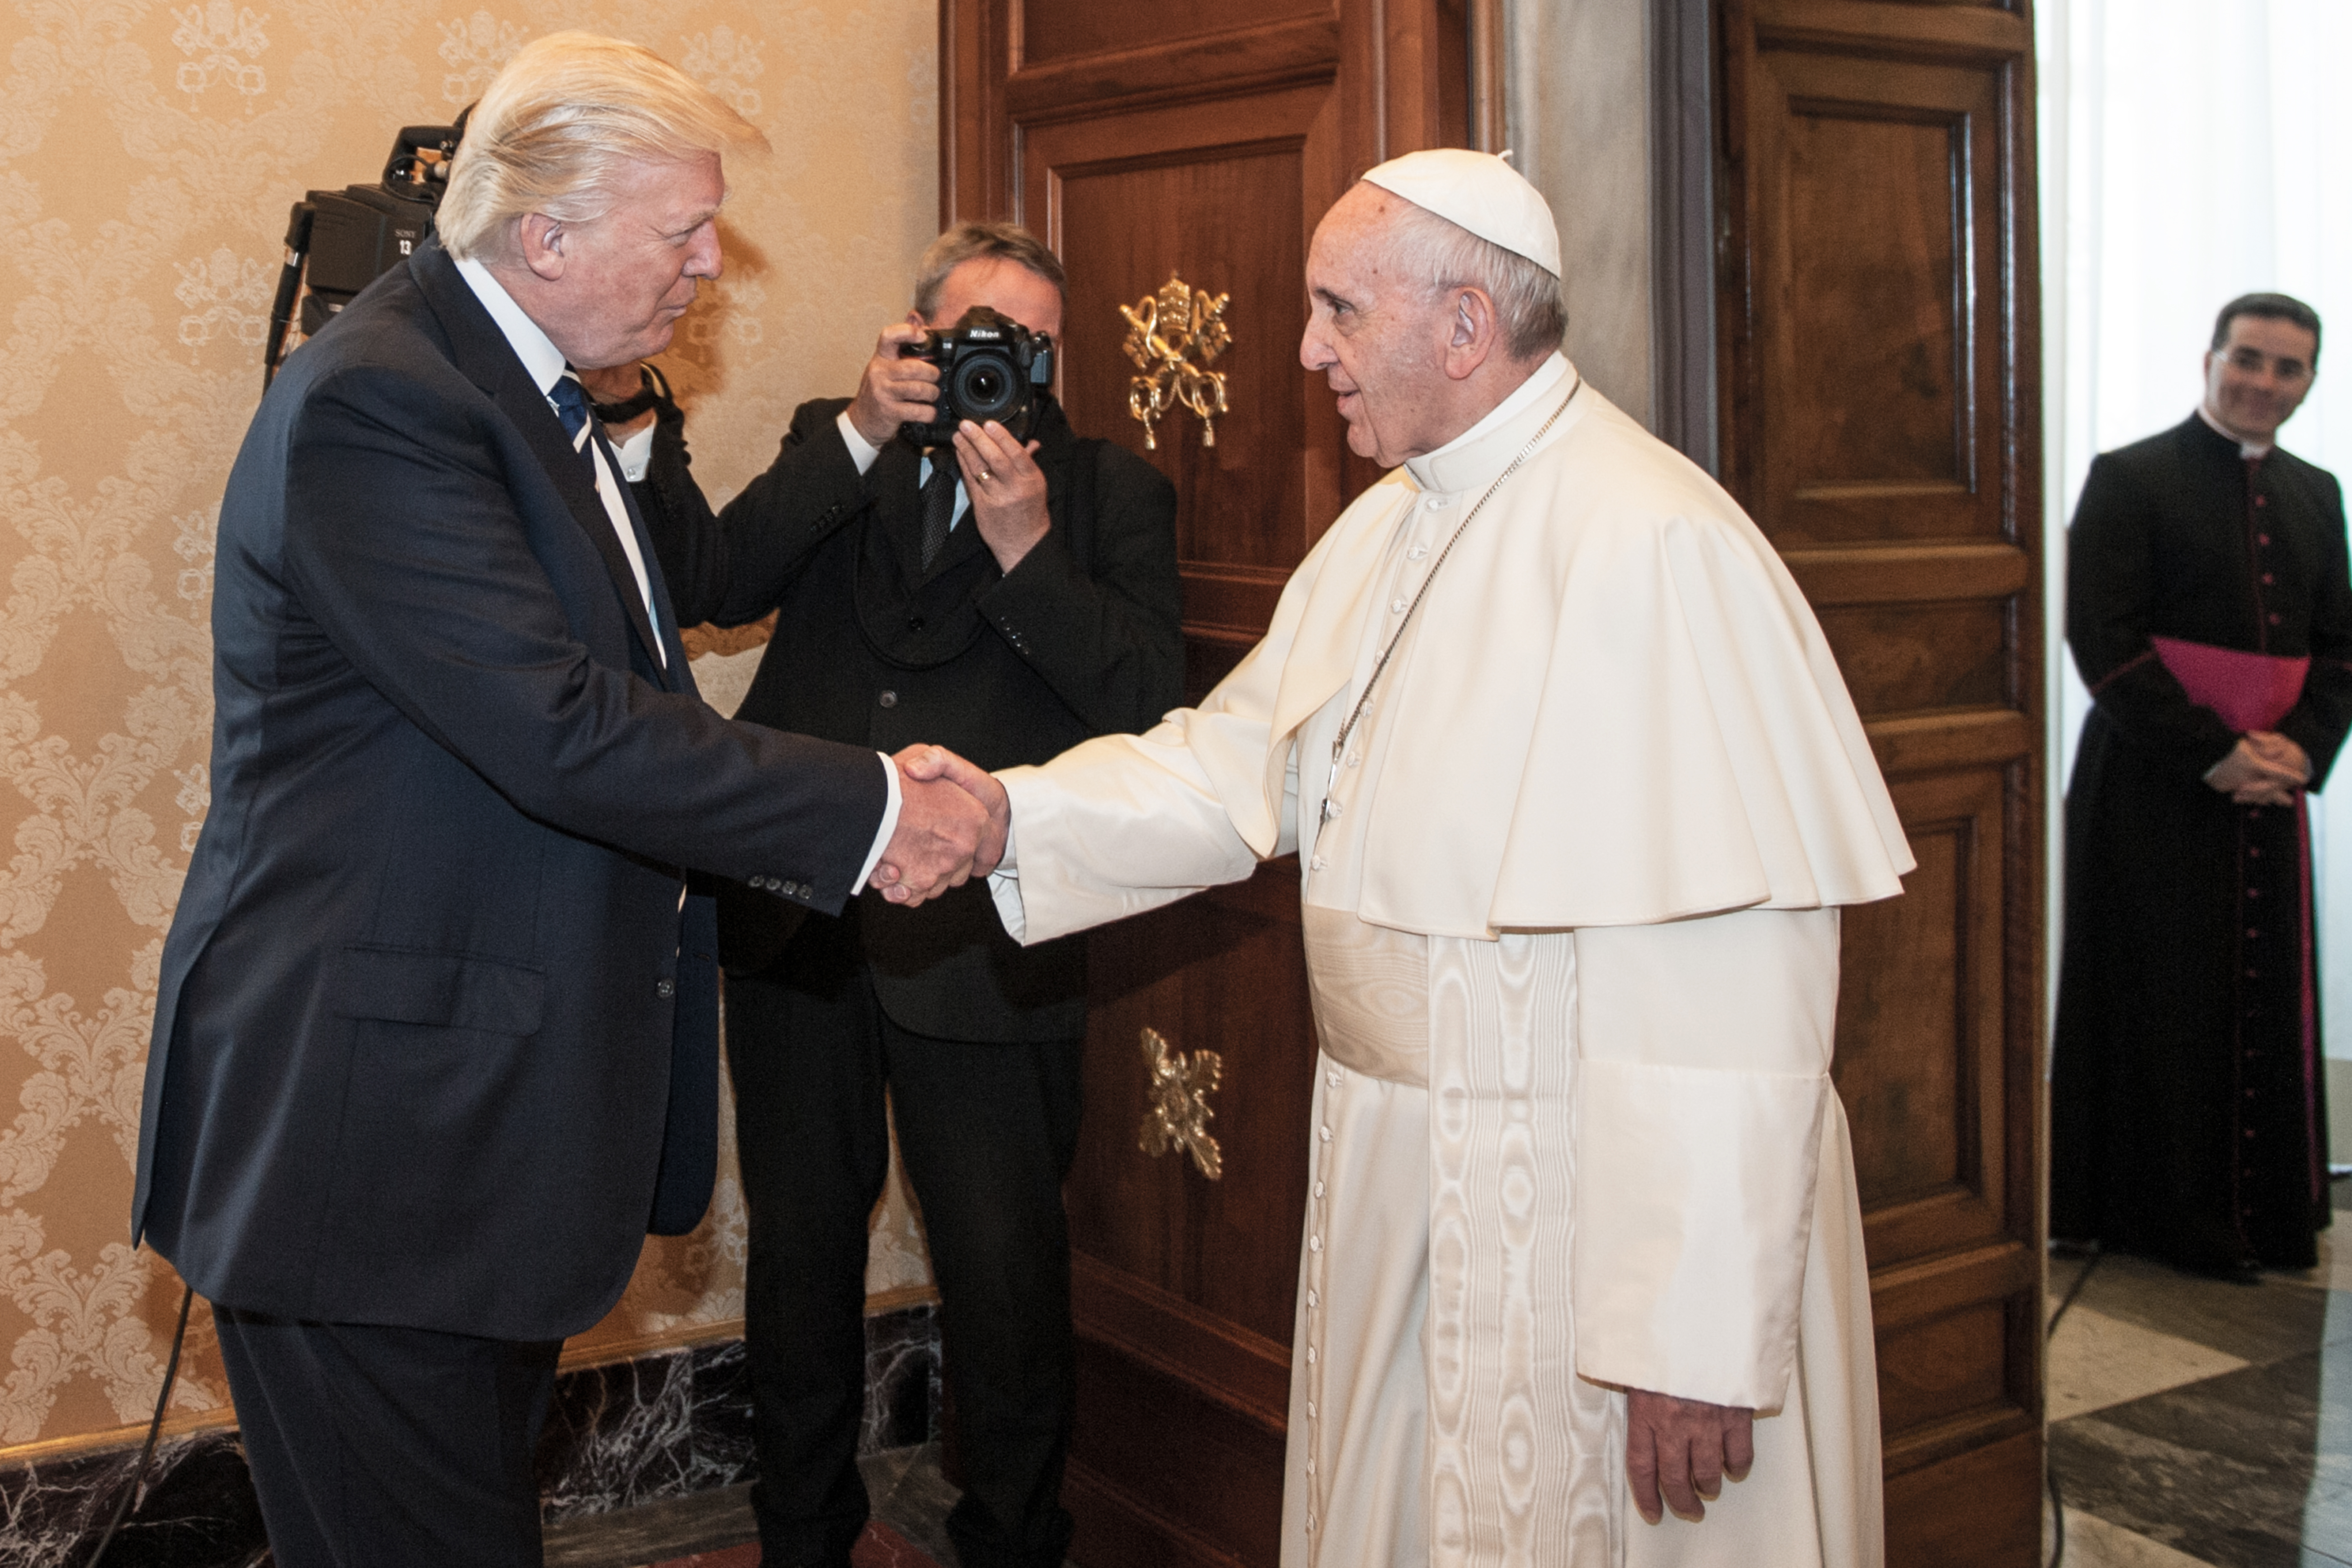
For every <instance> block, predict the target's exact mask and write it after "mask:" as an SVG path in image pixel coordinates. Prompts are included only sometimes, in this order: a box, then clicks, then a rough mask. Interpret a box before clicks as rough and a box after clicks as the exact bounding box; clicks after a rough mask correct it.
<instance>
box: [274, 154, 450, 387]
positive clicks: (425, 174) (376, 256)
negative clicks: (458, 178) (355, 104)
mask: <svg viewBox="0 0 2352 1568" xmlns="http://www.w3.org/2000/svg"><path fill="white" fill-rule="evenodd" d="M465 133H466V116H465V115H463V114H460V115H459V116H457V124H455V125H404V126H402V127H401V128H400V135H399V137H398V138H397V139H396V140H395V141H394V142H393V144H392V156H391V157H390V158H389V159H387V160H385V162H384V165H383V179H382V180H381V181H379V182H378V183H377V184H373V185H346V186H344V187H343V188H342V189H341V190H340V191H311V192H309V193H308V194H306V195H304V196H303V198H302V199H301V200H300V201H299V202H296V203H295V204H294V208H293V211H292V213H291V214H289V216H288V218H287V221H286V267H285V269H284V270H283V271H281V272H279V273H278V297H277V299H276V300H274V301H272V303H271V305H270V307H269V340H268V342H267V343H266V344H264V345H263V348H262V351H261V384H262V385H263V387H264V388H267V387H268V384H269V383H270V382H271V381H272V380H273V379H275V378H276V376H277V374H278V366H279V365H280V364H282V363H285V360H286V354H287V353H288V350H287V346H286V337H287V329H288V328H289V326H290V325H292V323H293V321H294V306H295V301H296V300H297V299H298V298H299V300H300V301H301V306H302V312H301V313H302V332H301V335H302V336H303V337H306V338H307V337H310V336H311V335H312V334H313V333H315V332H317V331H319V329H320V328H321V327H323V326H325V325H326V324H327V322H328V321H329V320H330V319H331V317H332V316H333V315H334V313H335V312H336V311H338V310H341V309H342V308H343V307H344V306H345V305H348V304H350V303H351V302H352V299H353V298H354V297H355V296H356V295H357V294H358V293H359V291H360V290H361V289H364V288H366V287H367V286H368V285H369V284H370V283H373V282H374V281H375V279H376V275H377V274H378V273H381V272H383V271H384V270H385V269H387V268H390V267H392V266H393V265H394V264H395V263H397V262H398V261H400V260H401V259H403V258H405V257H406V256H408V255H409V254H410V253H411V252H412V251H414V250H415V248H416V247H418V246H419V245H422V244H423V243H424V242H425V236H426V235H427V234H429V233H431V232H432V229H433V213H434V209H435V208H436V207H438V206H439V205H441V193H442V192H443V191H444V190H446V188H447V187H448V182H449V161H450V160H451V159H452V158H454V157H455V156H457V142H458V140H459V139H460V138H461V137H463V136H464V135H465ZM306 287H307V291H306Z"/></svg>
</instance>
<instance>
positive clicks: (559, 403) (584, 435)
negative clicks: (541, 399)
mask: <svg viewBox="0 0 2352 1568" xmlns="http://www.w3.org/2000/svg"><path fill="white" fill-rule="evenodd" d="M547 400H548V401H549V402H550V403H552V404H554V405H555V414H556V417H557V418H559V419H561V420H562V421H563V433H564V434H565V435H567V436H569V437H572V450H573V451H575V452H577V453H579V454H580V460H581V461H583V462H584V463H586V464H587V465H588V471H589V472H590V473H591V474H593V473H594V472H595V471H596V459H595V458H593V457H592V456H590V455H589V452H588V390H587V388H585V387H583V386H582V385H581V384H580V378H579V377H578V376H576V375H574V374H572V373H571V372H570V371H568V370H567V371H565V372H564V373H563V374H562V375H559V376H557V377H556V378H555V384H554V385H553V386H551V387H549V388H548V389H547Z"/></svg>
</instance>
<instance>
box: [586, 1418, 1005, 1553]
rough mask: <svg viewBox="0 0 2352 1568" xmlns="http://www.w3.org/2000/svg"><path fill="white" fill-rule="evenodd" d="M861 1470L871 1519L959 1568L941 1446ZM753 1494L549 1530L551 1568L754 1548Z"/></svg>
mask: <svg viewBox="0 0 2352 1568" xmlns="http://www.w3.org/2000/svg"><path fill="white" fill-rule="evenodd" d="M857 1468H858V1469H859V1470H861V1471H862V1472H864V1474H865V1477H866V1496H867V1497H869V1498H871V1499H872V1500H873V1508H874V1517H875V1518H877V1519H878V1520H880V1521H883V1522H884V1523H885V1524H887V1525H889V1526H890V1527H891V1528H892V1529H893V1530H896V1531H898V1533H899V1534H900V1535H902V1536H904V1537H906V1538H907V1540H908V1542H911V1543H912V1544H913V1545H915V1546H917V1547H919V1548H920V1549H921V1550H923V1551H925V1552H929V1554H930V1555H931V1556H932V1557H933V1558H934V1559H935V1560H937V1562H938V1563H940V1568H955V1563H956V1557H955V1549H954V1548H953V1547H951V1546H950V1545H949V1544H948V1540H947V1531H946V1524H947V1517H948V1510H950V1509H951V1508H953V1507H954V1506H955V1502H956V1498H957V1497H958V1495H959V1494H958V1492H957V1491H956V1489H955V1488H954V1487H953V1486H951V1485H950V1484H949V1482H948V1479H947V1478H946V1477H945V1476H943V1475H941V1474H940V1454H939V1445H938V1444H936V1443H926V1444H922V1445H919V1446H918V1447H910V1448H888V1449H885V1450H883V1451H882V1452H880V1453H877V1454H868V1455H866V1457H865V1458H861V1459H859V1460H858V1461H857ZM758 1537H759V1531H758V1528H757V1527H756V1526H754V1525H753V1524H752V1522H751V1488H750V1487H749V1486H740V1487H728V1488H726V1489H722V1490H719V1491H710V1492H702V1493H698V1494H697V1495H695V1496H692V1497H684V1498H677V1499H672V1500H667V1501H663V1502H656V1503H649V1504H646V1506H644V1507H642V1508H633V1509H622V1510H617V1511H614V1512H612V1513H604V1514H598V1515H595V1516H593V1517H592V1518H586V1519H579V1520H572V1521H566V1522H564V1523H562V1524H555V1525H550V1526H549V1527H548V1530H547V1568H645V1565H646V1564H648V1563H661V1562H667V1561H669V1560H672V1559H676V1558H680V1557H686V1556H690V1555H692V1554H694V1553H697V1552H716V1551H719V1550H720V1549H722V1548H725V1547H730V1546H736V1545H740V1544H741V1543H742V1542H748V1541H754V1540H757V1539H758Z"/></svg>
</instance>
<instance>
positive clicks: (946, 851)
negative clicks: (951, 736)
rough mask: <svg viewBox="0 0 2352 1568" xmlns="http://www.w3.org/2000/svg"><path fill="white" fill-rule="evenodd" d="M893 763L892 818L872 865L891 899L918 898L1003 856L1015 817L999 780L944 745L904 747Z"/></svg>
mask: <svg viewBox="0 0 2352 1568" xmlns="http://www.w3.org/2000/svg"><path fill="white" fill-rule="evenodd" d="M891 760H892V761H893V762H895V763H898V789H899V805H898V826H897V828H896V829H894V830H893V831H892V833H891V835H890V842H889V843H888V844H887V845H886V846H884V847H883V850H882V862H881V864H880V865H878V866H877V867H875V868H874V885H875V886H876V887H877V888H879V889H881V890H882V896H883V897H884V898H886V899H887V900H890V901H891V902H892V903H894V904H919V903H921V902H922V901H923V900H925V899H929V898H934V897H937V896H938V895H939V894H940V892H942V891H944V890H946V889H949V888H954V887H960V886H961V885H962V884H963V883H964V882H965V881H967V880H969V879H971V878H973V877H985V876H987V875H988V874H989V873H990V872H991V871H993V870H995V869H996V863H997V862H998V861H999V860H1002V859H1003V858H1004V838H1005V834H1006V833H1007V831H1008V830H1009V829H1010V827H1011V826H1012V821H1013V807H1012V803H1011V802H1010V801H1009V800H1007V799H1006V798H1005V794H1004V786H1003V784H998V783H997V782H996V780H995V779H993V778H992V777H991V776H990V775H989V774H988V773H985V772H984V771H982V769H980V768H976V767H974V766H973V765H972V764H971V763H968V762H966V761H964V760H963V759H962V758H961V757H959V756H957V755H956V754H955V753H954V752H950V751H949V750H948V749H947V748H946V747H944V746H923V745H917V746H909V747H908V748H907V749H906V750H905V751H903V752H899V753H898V755H897V756H896V757H893V758H892V759H891Z"/></svg>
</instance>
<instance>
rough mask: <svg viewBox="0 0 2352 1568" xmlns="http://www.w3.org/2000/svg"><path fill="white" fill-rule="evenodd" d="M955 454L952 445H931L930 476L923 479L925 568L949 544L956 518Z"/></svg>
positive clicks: (926, 569) (925, 568) (927, 568)
mask: <svg viewBox="0 0 2352 1568" xmlns="http://www.w3.org/2000/svg"><path fill="white" fill-rule="evenodd" d="M955 492H956V457H955V448H954V447H932V448H931V477H930V478H929V479H925V480H924V481H923V570H924V571H926V572H928V571H929V570H930V569H931V563H932V562H934V561H936V560H938V559H939V558H940V551H942V550H944V549H946V548H947V542H948V525H949V524H950V523H951V522H953V521H955Z"/></svg>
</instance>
